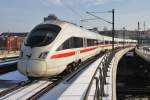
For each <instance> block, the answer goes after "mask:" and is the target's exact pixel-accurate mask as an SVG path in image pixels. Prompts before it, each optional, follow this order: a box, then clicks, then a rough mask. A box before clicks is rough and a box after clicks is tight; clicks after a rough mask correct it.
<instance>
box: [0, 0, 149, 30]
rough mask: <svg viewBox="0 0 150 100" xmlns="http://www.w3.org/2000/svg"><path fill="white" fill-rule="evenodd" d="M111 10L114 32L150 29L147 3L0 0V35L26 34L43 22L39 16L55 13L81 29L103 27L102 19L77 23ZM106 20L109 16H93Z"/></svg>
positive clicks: (130, 0)
mask: <svg viewBox="0 0 150 100" xmlns="http://www.w3.org/2000/svg"><path fill="white" fill-rule="evenodd" d="M113 8H114V9H115V29H122V28H123V27H125V28H126V29H128V30H135V29H137V23H138V21H139V22H140V28H141V30H143V26H144V25H143V23H144V22H145V23H146V29H150V0H0V32H8V31H9V32H29V31H30V30H31V29H32V28H33V27H34V26H35V25H37V24H39V23H41V22H43V17H46V16H48V15H49V14H55V15H56V16H57V17H58V18H59V19H62V20H66V21H69V22H73V23H75V24H77V25H82V26H84V27H85V28H91V27H98V28H99V30H103V28H104V27H107V28H108V29H111V24H108V23H106V22H104V21H102V20H93V21H86V22H83V21H81V20H82V19H88V18H94V17H93V16H90V15H88V14H86V12H87V11H89V12H103V11H110V10H112V9H113ZM95 15H97V16H99V17H102V18H104V19H106V20H108V21H111V20H112V14H111V13H98V14H95Z"/></svg>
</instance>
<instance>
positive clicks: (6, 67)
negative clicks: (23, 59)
mask: <svg viewBox="0 0 150 100" xmlns="http://www.w3.org/2000/svg"><path fill="white" fill-rule="evenodd" d="M17 62H18V58H15V59H11V60H4V61H1V62H0V74H5V73H7V72H10V71H14V70H17Z"/></svg>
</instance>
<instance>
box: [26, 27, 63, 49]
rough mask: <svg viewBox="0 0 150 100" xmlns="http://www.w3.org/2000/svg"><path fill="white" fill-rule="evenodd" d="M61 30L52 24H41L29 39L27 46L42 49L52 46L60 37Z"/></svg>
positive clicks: (31, 33)
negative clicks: (42, 47)
mask: <svg viewBox="0 0 150 100" xmlns="http://www.w3.org/2000/svg"><path fill="white" fill-rule="evenodd" d="M60 30H61V28H60V27H59V26H57V25H52V24H40V25H38V26H36V27H35V28H34V29H33V30H32V31H31V32H30V33H29V36H28V37H27V41H26V43H25V45H27V46H31V47H40V46H45V45H48V44H50V43H51V42H52V41H53V40H54V39H55V38H56V36H57V35H58V33H59V32H60Z"/></svg>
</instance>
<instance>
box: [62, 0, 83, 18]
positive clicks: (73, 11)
mask: <svg viewBox="0 0 150 100" xmlns="http://www.w3.org/2000/svg"><path fill="white" fill-rule="evenodd" d="M60 2H61V3H62V4H63V5H64V6H65V7H66V8H68V9H69V10H70V11H71V12H72V13H74V14H75V15H76V16H78V17H80V18H81V19H82V15H81V14H79V13H78V12H77V11H76V10H75V9H73V8H72V7H71V6H69V5H68V4H66V3H64V2H63V0H60Z"/></svg>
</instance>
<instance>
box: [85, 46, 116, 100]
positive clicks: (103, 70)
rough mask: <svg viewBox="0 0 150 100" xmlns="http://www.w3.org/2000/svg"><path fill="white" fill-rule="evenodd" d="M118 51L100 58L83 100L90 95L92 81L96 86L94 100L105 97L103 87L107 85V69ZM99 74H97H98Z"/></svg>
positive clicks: (86, 99) (100, 99)
mask: <svg viewBox="0 0 150 100" xmlns="http://www.w3.org/2000/svg"><path fill="white" fill-rule="evenodd" d="M117 51H118V49H117V50H114V51H113V52H108V53H106V54H105V56H104V57H103V58H102V60H101V62H100V64H99V66H98V67H97V69H96V71H95V73H94V75H93V77H92V79H91V82H90V84H89V86H88V88H87V91H86V93H85V95H84V98H83V99H84V100H88V98H89V96H90V95H89V94H90V91H91V87H92V85H93V84H94V81H95V84H96V87H95V88H96V89H95V94H94V98H93V99H94V100H102V97H106V96H107V94H105V91H104V85H105V84H107V82H106V77H107V72H108V67H109V64H110V62H111V60H112V58H113V56H114V55H115V53H116V52H117ZM98 73H99V74H98Z"/></svg>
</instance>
